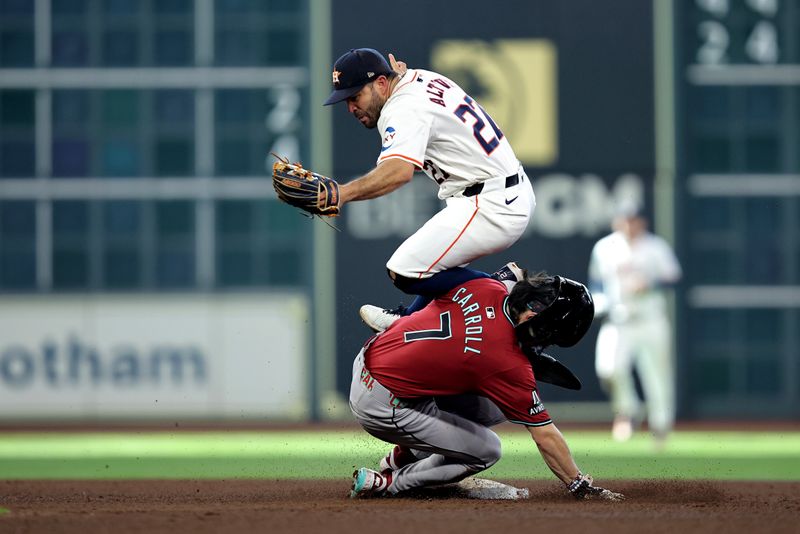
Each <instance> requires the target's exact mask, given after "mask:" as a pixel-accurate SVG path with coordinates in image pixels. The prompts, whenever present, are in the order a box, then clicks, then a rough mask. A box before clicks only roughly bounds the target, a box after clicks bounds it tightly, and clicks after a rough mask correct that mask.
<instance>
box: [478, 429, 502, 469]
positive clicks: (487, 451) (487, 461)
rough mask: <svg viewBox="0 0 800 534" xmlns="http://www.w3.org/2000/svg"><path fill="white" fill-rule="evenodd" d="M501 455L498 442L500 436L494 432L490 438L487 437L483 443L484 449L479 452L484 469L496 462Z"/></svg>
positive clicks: (500, 446)
mask: <svg viewBox="0 0 800 534" xmlns="http://www.w3.org/2000/svg"><path fill="white" fill-rule="evenodd" d="M502 455H503V449H502V445H501V443H500V438H499V437H498V436H497V435H496V434H494V435H493V436H492V437H491V438H490V439H487V440H486V442H485V443H484V450H483V453H482V454H481V457H482V460H483V464H484V465H485V468H484V469H488V468H490V467H492V466H493V465H494V464H496V463H497V462H498V461H499V460H500V457H501V456H502Z"/></svg>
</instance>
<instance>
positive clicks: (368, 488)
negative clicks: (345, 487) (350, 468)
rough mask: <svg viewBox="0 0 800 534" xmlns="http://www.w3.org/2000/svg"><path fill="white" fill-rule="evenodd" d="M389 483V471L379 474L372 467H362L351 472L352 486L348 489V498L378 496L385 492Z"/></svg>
mask: <svg viewBox="0 0 800 534" xmlns="http://www.w3.org/2000/svg"><path fill="white" fill-rule="evenodd" d="M391 483H392V474H391V472H389V473H385V474H381V473H378V472H377V471H373V470H372V469H367V468H366V467H362V468H360V469H357V470H355V471H354V472H353V487H352V489H351V490H350V498H351V499H360V498H364V497H380V496H382V495H385V494H386V490H387V489H388V488H389V485H390V484H391Z"/></svg>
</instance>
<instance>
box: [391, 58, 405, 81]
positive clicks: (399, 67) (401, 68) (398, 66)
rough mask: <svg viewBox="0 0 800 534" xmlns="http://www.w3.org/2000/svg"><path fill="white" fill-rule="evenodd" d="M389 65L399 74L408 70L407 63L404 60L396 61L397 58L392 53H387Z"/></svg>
mask: <svg viewBox="0 0 800 534" xmlns="http://www.w3.org/2000/svg"><path fill="white" fill-rule="evenodd" d="M389 66H391V67H392V70H393V71H395V72H396V73H397V74H398V75H400V76H402V75H404V74H405V73H406V72H407V71H408V65H406V64H405V62H404V61H397V59H395V57H394V54H389Z"/></svg>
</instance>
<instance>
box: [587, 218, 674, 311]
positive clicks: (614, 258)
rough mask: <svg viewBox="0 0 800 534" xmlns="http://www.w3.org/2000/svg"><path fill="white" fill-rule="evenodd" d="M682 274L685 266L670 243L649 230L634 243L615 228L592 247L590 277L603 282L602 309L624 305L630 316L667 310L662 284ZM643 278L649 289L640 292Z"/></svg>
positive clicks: (600, 308)
mask: <svg viewBox="0 0 800 534" xmlns="http://www.w3.org/2000/svg"><path fill="white" fill-rule="evenodd" d="M680 277H681V268H680V265H679V264H678V260H677V259H676V258H675V254H674V253H673V252H672V249H671V248H670V246H669V245H668V244H667V242H666V241H664V240H663V239H662V238H661V237H659V236H657V235H655V234H652V233H649V232H647V233H644V234H643V235H641V236H639V237H638V238H637V239H636V240H634V241H633V242H632V243H631V242H628V240H627V239H625V236H624V235H623V234H622V233H621V232H614V233H612V234H610V235H608V236H606V237H604V238H602V239H601V240H599V241H598V242H597V243H596V244H595V246H594V249H593V250H592V256H591V264H590V266H589V278H590V279H591V280H593V281H594V280H596V281H599V282H602V284H603V291H602V294H601V295H598V297H599V299H598V300H599V302H596V304H597V307H598V308H599V309H598V312H603V311H606V310H607V311H609V312H611V313H613V311H614V309H615V308H622V309H624V310H625V311H624V315H625V316H626V317H630V318H636V317H649V316H652V315H653V314H663V313H664V312H665V311H666V301H665V298H664V294H663V291H660V290H659V289H658V286H659V285H660V284H663V283H672V282H675V281H677V280H678V279H679V278H680ZM641 282H644V283H645V284H646V285H647V287H649V289H648V290H646V291H644V292H640V293H637V292H635V288H636V287H637V286H638V285H640V283H641ZM613 319H614V318H613V317H612V320H613Z"/></svg>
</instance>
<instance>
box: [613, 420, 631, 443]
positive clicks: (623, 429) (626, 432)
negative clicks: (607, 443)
mask: <svg viewBox="0 0 800 534" xmlns="http://www.w3.org/2000/svg"><path fill="white" fill-rule="evenodd" d="M611 436H612V437H613V438H614V441H619V442H623V441H628V440H629V439H631V436H633V422H632V421H631V420H630V418H628V417H617V418H616V419H614V424H613V425H612V427H611Z"/></svg>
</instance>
